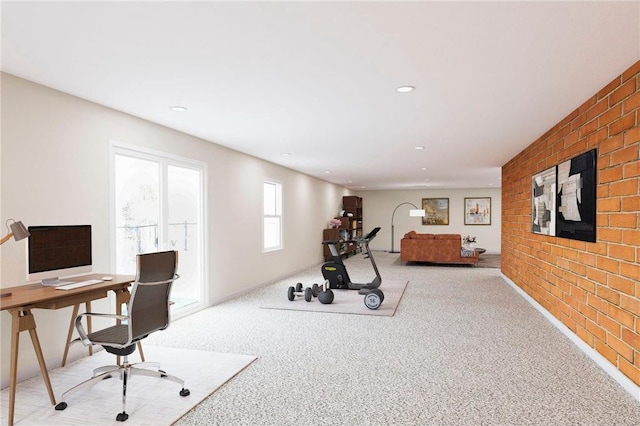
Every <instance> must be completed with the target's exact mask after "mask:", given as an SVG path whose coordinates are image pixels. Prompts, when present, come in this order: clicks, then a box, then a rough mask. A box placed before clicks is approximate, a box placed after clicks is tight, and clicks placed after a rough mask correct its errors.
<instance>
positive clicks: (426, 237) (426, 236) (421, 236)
mask: <svg viewBox="0 0 640 426" xmlns="http://www.w3.org/2000/svg"><path fill="white" fill-rule="evenodd" d="M411 238H412V239H414V240H433V234H415V235H414V236H412V237H411Z"/></svg>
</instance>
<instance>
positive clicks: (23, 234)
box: [0, 219, 31, 297]
mask: <svg viewBox="0 0 640 426" xmlns="http://www.w3.org/2000/svg"><path fill="white" fill-rule="evenodd" d="M10 220H11V221H13V223H11V224H10V223H9V221H10ZM6 225H7V229H8V230H9V233H8V234H7V235H5V236H4V237H2V239H1V240H0V246H1V245H2V244H4V243H6V242H7V241H9V239H10V238H11V237H13V239H14V240H15V241H20V240H24V239H25V238H27V237H28V236H29V235H31V234H30V233H29V230H28V229H27V228H26V227H25V226H24V224H23V223H22V222H21V221H17V222H16V221H15V220H13V219H8V220H7V222H6ZM7 296H11V292H7V293H0V297H7Z"/></svg>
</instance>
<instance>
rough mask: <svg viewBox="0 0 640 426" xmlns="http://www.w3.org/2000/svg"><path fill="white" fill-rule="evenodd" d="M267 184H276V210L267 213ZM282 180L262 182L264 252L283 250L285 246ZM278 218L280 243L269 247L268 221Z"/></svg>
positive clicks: (274, 201) (274, 202)
mask: <svg viewBox="0 0 640 426" xmlns="http://www.w3.org/2000/svg"><path fill="white" fill-rule="evenodd" d="M266 185H274V186H275V200H271V201H273V204H274V206H275V209H274V211H272V212H269V213H267V212H266V211H265V210H266V208H267V205H266V203H267V199H266V198H265V196H266V194H265V187H266ZM282 205H283V203H282V182H278V181H276V180H273V179H265V180H264V182H263V183H262V213H263V218H262V252H263V253H268V252H272V251H277V250H282V248H283V243H282V241H283V238H282V237H283V223H284V221H283V219H282ZM274 219H275V220H276V221H277V223H278V226H279V233H278V243H277V244H275V245H272V246H269V247H267V245H266V243H267V225H266V224H267V221H273V220H274Z"/></svg>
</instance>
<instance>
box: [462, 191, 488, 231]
mask: <svg viewBox="0 0 640 426" xmlns="http://www.w3.org/2000/svg"><path fill="white" fill-rule="evenodd" d="M464 224H465V225H491V197H482V198H465V199H464Z"/></svg>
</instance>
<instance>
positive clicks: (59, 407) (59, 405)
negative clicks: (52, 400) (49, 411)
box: [56, 401, 67, 411]
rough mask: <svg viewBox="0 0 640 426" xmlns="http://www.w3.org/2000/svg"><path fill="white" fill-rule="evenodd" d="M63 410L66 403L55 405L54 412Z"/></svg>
mask: <svg viewBox="0 0 640 426" xmlns="http://www.w3.org/2000/svg"><path fill="white" fill-rule="evenodd" d="M65 408H67V403H66V402H64V401H63V402H60V403H58V405H56V411H62V410H64V409H65Z"/></svg>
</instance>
